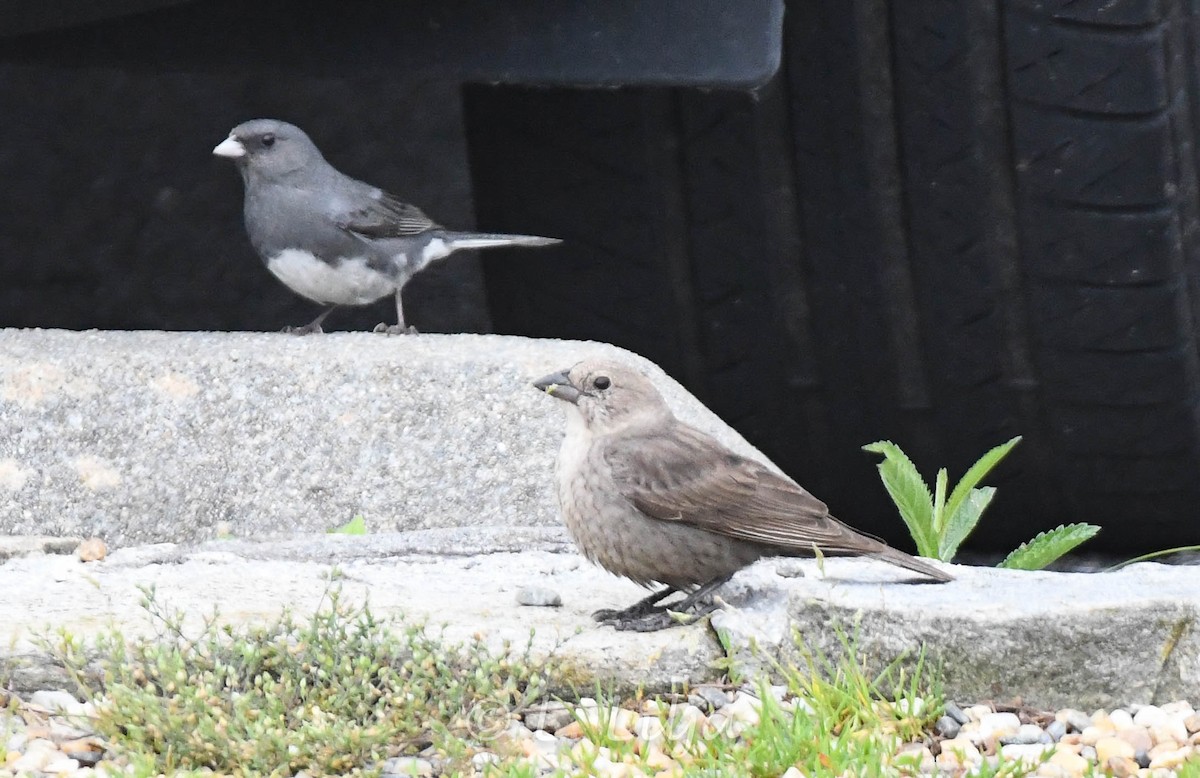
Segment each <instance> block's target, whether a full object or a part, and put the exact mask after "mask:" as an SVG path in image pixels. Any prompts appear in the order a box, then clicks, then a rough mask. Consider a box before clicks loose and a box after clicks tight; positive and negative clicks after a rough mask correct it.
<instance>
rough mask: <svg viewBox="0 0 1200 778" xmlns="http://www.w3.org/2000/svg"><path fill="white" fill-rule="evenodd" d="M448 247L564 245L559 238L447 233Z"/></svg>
mask: <svg viewBox="0 0 1200 778" xmlns="http://www.w3.org/2000/svg"><path fill="white" fill-rule="evenodd" d="M445 241H446V247H447V248H449V249H450V250H451V251H458V250H459V249H490V248H494V247H496V246H553V245H555V244H556V243H562V241H561V240H559V239H558V238H543V237H540V236H538V235H505V234H504V233H501V232H447V233H446V237H445Z"/></svg>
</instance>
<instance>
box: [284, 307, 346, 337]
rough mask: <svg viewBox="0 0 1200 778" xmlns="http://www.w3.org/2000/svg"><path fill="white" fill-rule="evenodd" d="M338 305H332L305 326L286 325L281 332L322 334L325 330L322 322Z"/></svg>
mask: <svg viewBox="0 0 1200 778" xmlns="http://www.w3.org/2000/svg"><path fill="white" fill-rule="evenodd" d="M336 307H337V306H336V305H331V306H329V307H328V308H326V309H325V310H323V311H321V313H320V314H319V315H318V316H317V318H315V319H313V320H312V321H310V322H309V323H308V324H305V325H304V326H303V327H284V328H283V329H282V330H281V332H286V333H288V334H289V335H320V334H321V333H323V332H324V331H325V330H323V329H321V322H323V321H325V317H326V316H328V315H329V314H331V313H333V309H334V308H336Z"/></svg>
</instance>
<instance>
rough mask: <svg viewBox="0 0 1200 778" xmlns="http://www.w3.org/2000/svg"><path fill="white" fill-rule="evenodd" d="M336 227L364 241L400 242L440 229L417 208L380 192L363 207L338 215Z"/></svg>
mask: <svg viewBox="0 0 1200 778" xmlns="http://www.w3.org/2000/svg"><path fill="white" fill-rule="evenodd" d="M338 226H339V227H341V228H342V229H344V230H346V231H348V232H353V233H355V234H357V235H360V236H362V237H364V238H402V237H405V236H411V235H420V234H421V233H422V232H427V231H429V230H436V229H438V228H439V227H440V225H438V224H437V223H436V222H435V221H434V220H433V219H430V218H429V217H428V216H426V215H425V214H424V212H422V211H421V209H420V208H418V207H417V206H415V205H409V204H408V203H405V202H401V201H400V200H398V199H396V198H395V197H393V196H392V195H390V194H388V193H387V192H383V191H379V195H378V197H376V198H375V199H372V200H370V201H369V202H367V203H366V204H364V205H362V206H360V207H357V208H355V209H353V210H351V211H347V212H346V213H344V214H341V215H340V217H339V218H338Z"/></svg>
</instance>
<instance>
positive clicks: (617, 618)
mask: <svg viewBox="0 0 1200 778" xmlns="http://www.w3.org/2000/svg"><path fill="white" fill-rule="evenodd" d="M718 607H720V606H719V604H718V603H717V602H714V601H712V600H704V601H701V602H697V603H694V604H692V606H691V607H690V608H689V607H685V609H684V610H682V611H676V610H671V608H670V607H669V606H664V605H653V606H650V607H649V608H644V607H643V608H638V607H637V606H634V607H633V608H626V609H625V610H623V611H614V610H598V611H596V612H595V613H593V614H592V618H594V619H595V620H596V621H598V622H600V624H601V625H602V626H605V627H612V628H613V629H615V630H617V631H618V632H658V631H659V630H660V629H667V628H668V627H683V626H687V625H688V624H695V623H696V622H697V621H699V620H700V619H702V618H704V617H705V616H707V615H708V614H710V613H712V612H713V611H715V610H716V609H717V608H718Z"/></svg>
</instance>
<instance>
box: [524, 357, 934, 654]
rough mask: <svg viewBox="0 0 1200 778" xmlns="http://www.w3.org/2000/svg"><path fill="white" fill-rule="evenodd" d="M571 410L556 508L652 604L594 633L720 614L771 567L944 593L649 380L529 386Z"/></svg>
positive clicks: (578, 537) (597, 378) (612, 370)
mask: <svg viewBox="0 0 1200 778" xmlns="http://www.w3.org/2000/svg"><path fill="white" fill-rule="evenodd" d="M533 385H534V386H535V387H537V388H538V389H541V390H543V391H545V392H546V393H547V394H549V395H551V396H552V397H555V398H557V399H559V400H562V401H563V402H565V403H566V404H567V433H566V437H565V438H564V439H563V445H562V450H561V452H560V453H559V458H558V468H557V474H558V500H559V504H560V507H561V508H562V513H563V519H564V521H565V522H566V525H567V529H568V530H569V531H570V533H571V536H572V537H573V538H574V539H575V543H576V545H578V546H579V549H580V551H582V552H583V554H584V556H586V557H587V558H588V559H590V560H591V561H592V562H595V563H596V564H599V565H600V566H601V567H603V568H604V569H606V570H608V571H609V572H611V573H615V574H616V575H620V576H624V577H626V578H629V579H631V580H633V581H634V582H636V583H638V584H640V585H642V586H645V587H648V588H649V587H651V586H653V585H654V584H655V583H659V584H663V585H665V587H666V588H664V589H662V590H660V591H657V592H655V593H654V594H652V595H650V596H649V597H647V598H645V599H644V600H641V601H639V602H637V603H635V604H634V605H632V606H631V607H629V608H626V609H624V610H620V611H612V610H602V611H597V612H596V613H595V614H593V615H594V617H595V618H596V620H597V621H599V622H601V623H603V624H611V625H612V626H614V627H616V628H617V629H632V630H638V631H643V632H646V631H653V630H657V629H662V628H664V627H668V626H671V625H673V624H676V623H680V621H679V620H677V618H676V617H674V616H672V615H671V614H670V613H668V612H667V608H666V606H662V605H659V604H658V603H659V602H660V601H661V600H663V599H664V598H666V597H668V596H670V595H671V594H673V593H675V592H686V593H688V594H687V596H686V597H685V598H683V599H682V600H680V601H678V603H676V604H673V605H672V606H671V610H672V611H675V612H677V613H686V614H689V615H690V617H691V618H690V619H683V623H689V622H690V621H694V620H696V619H697V618H699V617H701V616H703V615H704V614H706V613H709V612H711V611H712V610H714V609H715V608H716V605H714V604H713V603H711V601H710V600H709V599H708V596H709V595H710V594H711V593H712V592H713V591H714V590H716V589H717V588H718V587H720V586H721V585H722V584H724V583H725V582H726V581H728V580H729V579H730V578H732V577H733V574H734V573H736V572H737V571H738V570H741V569H742V568H743V567H745V566H747V565H749V564H750V563H752V562H754V561H756V560H758V559H760V558H762V557H769V556H804V555H812V554H813V553H814V549H817V550H819V551H820V553H822V554H825V555H831V556H832V555H850V556H872V557H875V558H877V559H881V560H883V561H885V562H890V563H891V564H894V565H899V566H900V567H903V568H906V569H908V570H913V571H915V572H918V573H920V574H922V575H924V576H928V577H929V578H932V579H934V580H937V581H949V580H951V576H950V575H947V574H946V573H944V572H942V571H941V570H939V569H938V568H937V567H934V566H933V565H931V564H929V563H927V562H924V561H922V560H920V559H917V558H915V557H912V556H909V555H908V554H905V553H904V552H902V551H897V550H896V549H894V548H892V547H890V546H888V545H886V544H885V543H883V542H881V541H879V540H876V539H874V538H870V537H867V536H866V535H863V534H861V533H859V532H856V531H854V530H853V529H851V528H850V527H848V526H846V525H845V524H843V523H842V522H840V521H838V520H837V519H835V518H834V517H833V516H830V515H829V509H828V508H827V507H826V506H825V503H823V502H821V501H820V500H818V499H817V498H815V497H813V496H812V495H811V494H809V493H808V492H807V491H805V490H804V488H803V487H801V486H800V485H799V484H797V483H796V482H794V481H792V480H790V479H788V478H785V477H783V476H781V475H778V474H777V473H775V472H773V471H772V470H770V469H768V468H767V467H766V466H764V465H763V464H761V463H759V462H755V461H753V460H751V459H747V458H745V457H742V456H739V455H738V454H735V453H733V452H732V451H730V450H729V449H728V448H726V447H725V446H723V445H721V444H720V443H719V442H717V441H716V440H714V439H713V438H712V437H710V436H709V435H706V434H704V433H703V432H701V431H700V430H698V429H696V428H694V427H691V426H688V425H687V424H684V423H683V422H681V421H679V419H677V418H676V417H675V415H674V414H673V413H671V410H670V408H668V407H667V404H666V402H665V401H664V400H663V398H662V395H660V394H659V393H658V390H657V389H655V388H654V384H652V383H651V382H650V379H648V378H646V377H645V376H644V375H642V374H641V373H639V372H638V371H637V370H636V369H634V368H632V367H629V366H627V365H623V364H620V363H617V362H612V361H604V360H587V361H584V362H580V363H579V364H577V365H575V366H574V367H572V368H570V369H569V370H564V371H562V372H561V373H554V374H552V375H548V376H545V377H544V378H540V379H538V380H537V381H535V382H534V384H533Z"/></svg>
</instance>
